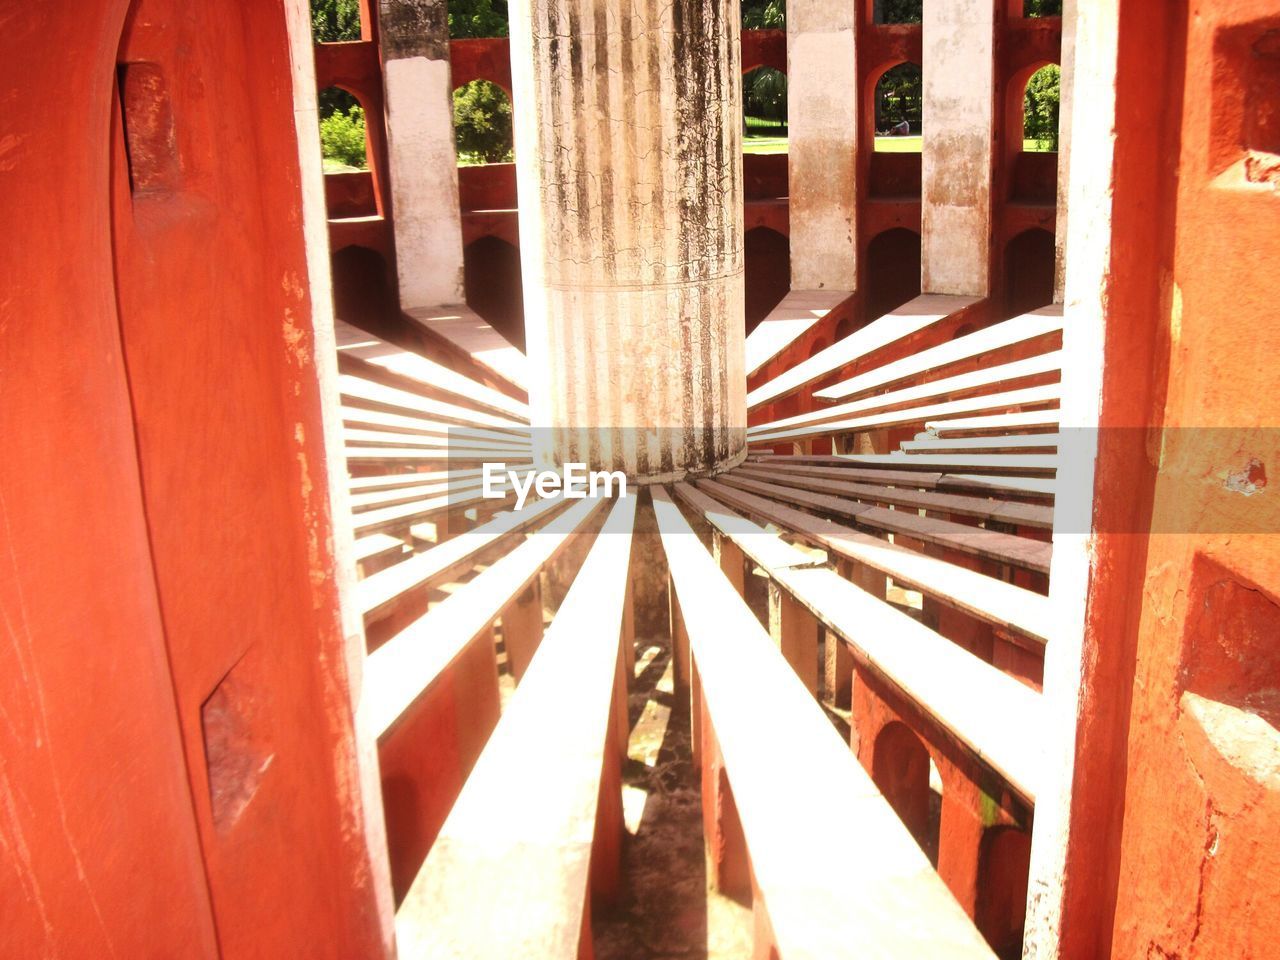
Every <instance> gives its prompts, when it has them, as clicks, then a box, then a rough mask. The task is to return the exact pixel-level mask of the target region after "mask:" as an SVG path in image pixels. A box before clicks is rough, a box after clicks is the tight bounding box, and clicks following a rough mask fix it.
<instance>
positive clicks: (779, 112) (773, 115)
mask: <svg viewBox="0 0 1280 960" xmlns="http://www.w3.org/2000/svg"><path fill="white" fill-rule="evenodd" d="M742 112H743V113H744V114H746V115H747V116H748V117H763V118H765V119H766V120H776V121H777V122H778V123H785V122H786V119H787V76H786V74H784V73H782V72H781V71H778V70H775V69H773V68H772V67H757V68H756V69H754V70H752V71H751V72H750V73H749V74H747V75H746V77H744V78H743V82H742Z"/></svg>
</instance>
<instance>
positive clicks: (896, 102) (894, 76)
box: [876, 63, 924, 133]
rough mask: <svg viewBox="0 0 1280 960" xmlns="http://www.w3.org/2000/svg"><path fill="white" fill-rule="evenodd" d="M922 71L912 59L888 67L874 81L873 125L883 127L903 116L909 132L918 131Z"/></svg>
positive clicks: (878, 128) (890, 125) (896, 121)
mask: <svg viewBox="0 0 1280 960" xmlns="http://www.w3.org/2000/svg"><path fill="white" fill-rule="evenodd" d="M923 79H924V78H923V75H922V74H921V73H920V68H919V67H917V66H916V65H915V64H914V63H900V64H898V65H897V66H896V67H890V68H889V69H888V70H886V71H885V72H884V76H882V77H881V78H880V82H879V83H877V84H876V129H877V130H886V129H888V128H889V127H892V126H895V125H896V124H899V123H901V122H902V121H903V120H905V121H907V123H909V124H910V125H911V132H912V133H919V132H920V123H921V101H922V97H923V86H924V84H923Z"/></svg>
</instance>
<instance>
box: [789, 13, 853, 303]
mask: <svg viewBox="0 0 1280 960" xmlns="http://www.w3.org/2000/svg"><path fill="white" fill-rule="evenodd" d="M857 15H858V4H855V3H843V4H833V3H830V2H829V0H791V2H790V3H789V4H788V5H787V125H788V133H789V142H788V144H787V151H788V182H789V187H790V195H791V200H790V210H791V289H793V290H824V289H825V290H843V291H852V290H853V289H854V287H855V286H856V285H857V280H858V229H857V207H858V107H859V104H860V102H861V97H860V96H859V93H858V65H857V44H856V42H855V37H854V24H855V22H856V20H857Z"/></svg>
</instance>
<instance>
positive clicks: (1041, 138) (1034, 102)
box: [1022, 63, 1062, 150]
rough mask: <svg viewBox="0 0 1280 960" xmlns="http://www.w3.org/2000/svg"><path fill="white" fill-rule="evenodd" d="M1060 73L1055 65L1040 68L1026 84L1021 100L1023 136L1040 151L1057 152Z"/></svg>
mask: <svg viewBox="0 0 1280 960" xmlns="http://www.w3.org/2000/svg"><path fill="white" fill-rule="evenodd" d="M1061 86H1062V71H1061V70H1059V69H1058V65H1057V64H1056V63H1051V64H1049V65H1048V66H1044V67H1041V68H1040V69H1039V70H1037V71H1036V72H1035V73H1033V74H1032V75H1031V79H1030V80H1028V81H1027V92H1026V95H1025V96H1024V97H1023V100H1022V135H1023V137H1024V138H1025V139H1027V140H1035V141H1038V144H1039V146H1040V149H1042V150H1057V149H1058V109H1059V107H1060V105H1061V100H1062V91H1061Z"/></svg>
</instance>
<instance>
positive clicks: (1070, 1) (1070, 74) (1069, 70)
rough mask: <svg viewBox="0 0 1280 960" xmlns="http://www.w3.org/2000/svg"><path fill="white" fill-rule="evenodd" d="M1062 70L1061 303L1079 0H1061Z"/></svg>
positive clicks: (1056, 261)
mask: <svg viewBox="0 0 1280 960" xmlns="http://www.w3.org/2000/svg"><path fill="white" fill-rule="evenodd" d="M1058 59H1059V62H1060V67H1059V69H1060V70H1061V71H1062V79H1061V82H1060V91H1061V93H1060V97H1061V100H1060V103H1059V107H1058V211H1057V215H1058V216H1057V228H1056V230H1055V231H1054V258H1053V302H1054V303H1062V302H1064V301H1065V299H1066V292H1067V192H1068V185H1069V184H1070V182H1071V107H1072V104H1073V103H1074V101H1075V97H1074V94H1073V88H1074V87H1075V76H1076V0H1062V53H1061V54H1060V55H1059V57H1058Z"/></svg>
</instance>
